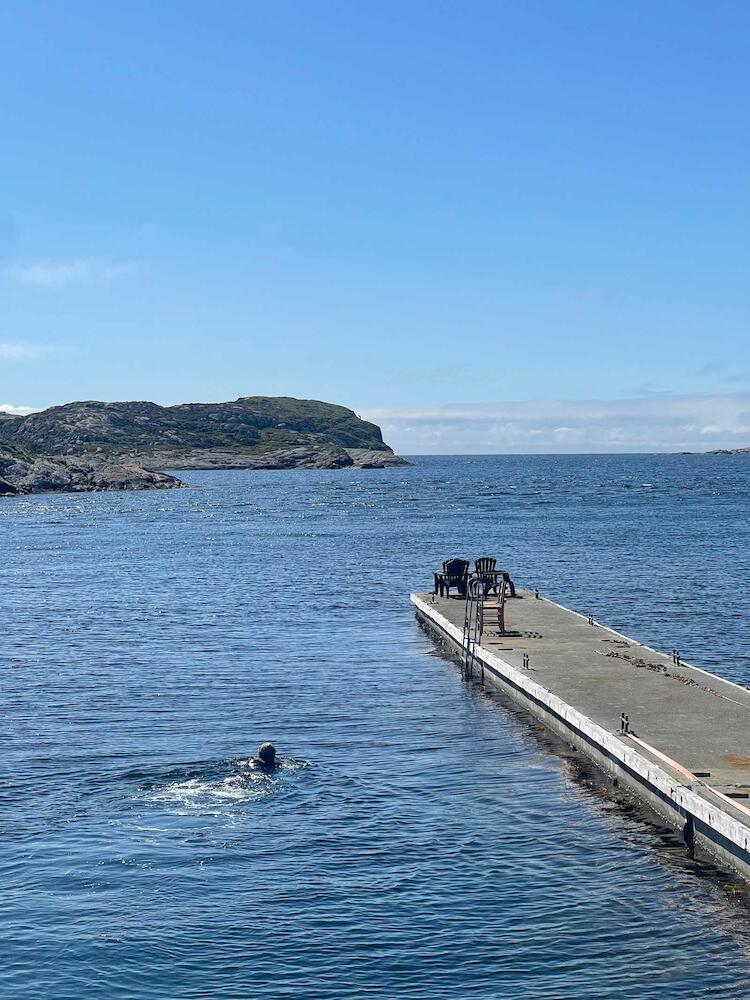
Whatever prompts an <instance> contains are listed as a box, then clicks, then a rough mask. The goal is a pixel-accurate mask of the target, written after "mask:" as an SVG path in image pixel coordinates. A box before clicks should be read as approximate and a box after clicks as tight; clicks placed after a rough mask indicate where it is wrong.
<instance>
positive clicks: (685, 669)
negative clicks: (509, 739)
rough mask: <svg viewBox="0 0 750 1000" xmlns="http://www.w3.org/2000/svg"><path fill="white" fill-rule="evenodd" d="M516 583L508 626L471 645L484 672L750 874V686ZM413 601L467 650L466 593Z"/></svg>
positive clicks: (417, 596) (430, 621) (508, 610)
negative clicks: (681, 659)
mask: <svg viewBox="0 0 750 1000" xmlns="http://www.w3.org/2000/svg"><path fill="white" fill-rule="evenodd" d="M517 593H518V596H517V597H516V598H515V599H509V600H508V601H507V602H506V606H505V631H506V634H505V635H499V634H498V632H497V629H494V630H493V628H492V626H491V625H490V626H488V628H487V630H486V631H485V632H484V633H483V635H482V637H481V641H480V644H479V646H478V647H477V649H476V650H475V657H476V658H475V665H478V666H479V669H481V671H482V674H483V675H484V673H485V669H486V671H487V677H488V679H489V680H490V681H492V680H494V681H495V682H497V683H498V685H499V686H501V687H505V688H506V690H507V691H509V693H510V694H511V695H512V696H514V697H515V698H516V700H518V701H521V702H522V703H524V704H525V707H527V708H529V709H530V710H531V711H532V712H533V713H534V714H535V715H537V716H538V717H540V718H541V719H542V720H543V721H545V722H551V725H550V728H552V729H555V730H556V731H557V732H558V733H559V734H561V735H563V737H564V738H567V737H568V735H569V734H570V735H571V736H572V737H574V738H573V739H572V742H574V743H575V744H576V745H578V746H579V747H580V748H581V749H583V750H584V752H587V753H589V756H591V757H592V758H593V759H594V760H595V761H596V762H597V763H599V764H602V763H604V765H605V766H606V767H607V769H608V770H610V772H611V773H612V774H614V775H615V776H616V775H617V774H618V773H619V772H621V771H622V772H623V773H622V775H621V776H622V777H624V778H625V779H626V783H629V784H630V786H631V787H633V788H635V790H636V791H642V792H644V793H647V794H644V797H645V798H647V799H648V800H649V801H650V803H651V805H655V806H656V808H657V809H659V807H660V806H662V807H663V808H662V809H660V810H659V811H662V812H666V814H667V818H668V819H671V821H672V823H673V825H675V826H681V824H682V823H683V822H684V821H685V819H687V818H688V817H690V821H691V822H692V820H693V819H695V821H696V823H697V827H698V833H699V835H700V834H703V835H704V840H706V839H707V840H708V841H711V840H717V841H719V842H720V843H718V847H717V844H709V845H708V846H709V849H711V847H714V848H717V849H716V850H714V853H715V854H719V855H720V856H721V858H722V860H724V861H729V863H730V864H732V865H733V867H736V868H738V869H739V870H740V871H742V873H743V874H744V875H746V876H750V854H748V843H749V842H750V691H749V690H747V689H745V688H743V687H740V686H738V685H736V684H732V683H731V682H729V681H725V680H722V679H721V678H719V677H717V676H715V675H714V674H709V673H707V672H705V671H703V670H700V669H698V668H696V667H692V666H689V665H686V664H684V663H676V662H674V659H673V656H672V655H671V654H664V653H659V652H657V651H655V650H653V649H651V648H649V647H648V646H644V645H642V644H641V643H639V642H637V641H636V640H634V639H630V638H627V637H626V636H623V635H621V634H620V633H618V632H615V631H613V630H611V629H608V628H606V627H605V626H603V625H600V624H598V623H596V622H594V624H590V623H589V620H588V618H587V617H585V616H582V615H579V614H577V613H575V612H573V611H570V610H569V609H567V608H564V607H562V606H560V605H558V604H556V603H554V602H552V601H549V600H546V599H544V598H543V597H542V598H537V597H535V595H534V593H533V592H530V591H527V590H521V589H519V590H518V591H517ZM412 603H413V604H414V605H415V606H416V608H417V615H418V617H419V618H420V620H422V621H423V622H424V623H425V624H426V625H427V626H428V627H431V628H432V630H433V631H434V632H436V633H437V634H438V635H440V636H441V637H442V638H443V639H446V638H447V639H448V641H449V642H450V644H451V645H453V646H454V647H455V648H456V650H458V651H460V649H461V647H462V644H463V628H464V617H465V607H466V604H465V601H464V599H463V598H458V597H451V598H446V597H438V596H435V595H433V594H430V593H426V594H425V593H420V594H412ZM524 654H527V655H528V660H526V658H525V656H524ZM568 708H569V709H570V711H568ZM623 713H625V714H626V715H627V716H628V718H629V726H630V730H631V733H630V735H628V734H624V733H622V732H621V729H622V724H621V717H622V714H623ZM587 722H588V723H590V725H587ZM618 747H621V748H622V750H623V752H622V753H620V752H618ZM659 779H661V780H659ZM696 800H698V804H701V803H702V805H703V808H693V805H694V804H695V802H696ZM713 814H716V815H715V816H714V815H713ZM725 820H726V821H728V822H724V821H725ZM727 841H729V842H727Z"/></svg>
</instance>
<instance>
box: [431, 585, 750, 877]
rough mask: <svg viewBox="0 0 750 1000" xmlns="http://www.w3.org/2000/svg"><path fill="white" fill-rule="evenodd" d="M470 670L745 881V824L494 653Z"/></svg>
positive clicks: (448, 637)
mask: <svg viewBox="0 0 750 1000" xmlns="http://www.w3.org/2000/svg"><path fill="white" fill-rule="evenodd" d="M411 601H412V603H413V604H414V606H415V608H416V615H417V618H418V620H419V621H420V622H421V623H422V624H424V625H425V626H426V627H427V628H428V629H429V630H431V631H432V632H433V633H434V634H435V635H436V636H437V637H438V638H439V639H440V640H441V641H443V642H445V643H447V644H448V645H449V646H450V648H452V650H453V651H454V652H455V653H457V654H459V655H461V653H462V649H463V647H462V640H463V636H462V633H461V630H460V629H458V628H456V626H455V625H453V624H452V623H451V622H449V621H448V619H447V618H445V617H444V616H443V615H441V614H440V613H439V612H438V611H437V609H436V608H435V607H434V606H433V605H431V604H430V603H429V602H427V601H424V600H422V598H421V597H419V596H418V595H416V594H412V595H411ZM473 671H474V675H475V676H478V675H479V674H480V673H481V672H483V675H484V677H483V679H484V681H485V683H491V684H493V685H494V686H495V687H497V688H498V689H499V690H501V691H502V692H504V693H505V694H506V695H507V696H508V697H510V698H512V699H513V701H515V702H516V703H517V704H519V705H520V706H521V707H523V708H524V709H525V710H526V711H528V712H529V713H530V714H531V715H533V716H534V717H535V718H537V719H538V720H539V721H540V722H542V723H543V724H544V726H545V727H546V728H547V729H549V730H550V731H551V732H553V733H555V734H556V735H557V736H559V737H560V738H561V739H562V740H563V741H564V742H566V743H568V744H570V745H572V746H574V747H575V748H576V749H578V750H580V751H581V752H582V753H584V754H585V755H586V756H587V757H588V758H589V759H590V760H592V761H593V763H594V764H596V765H597V767H599V768H600V769H601V770H602V771H604V772H605V773H606V774H608V775H609V776H610V777H612V778H616V779H617V781H618V783H619V784H622V785H623V786H625V787H627V788H629V789H630V790H631V791H632V792H633V793H634V794H635V795H636V796H637V797H638V798H640V799H641V800H642V801H643V802H645V803H646V804H647V805H648V806H649V807H650V808H651V809H652V810H653V811H654V812H656V813H657V814H658V815H659V816H661V817H662V818H663V819H664V820H665V821H666V823H667V824H668V825H670V826H671V827H673V828H674V829H675V830H677V831H678V832H680V833H682V830H683V827H684V825H685V822H686V819H687V817H688V816H690V817H692V820H693V824H694V828H695V841H696V844H697V845H698V846H700V847H701V848H703V849H704V850H705V851H706V852H707V853H709V854H710V855H712V856H713V857H715V858H716V859H717V860H718V861H719V862H720V863H721V864H722V865H723V866H728V867H730V868H732V869H734V870H735V871H737V872H739V873H740V874H741V875H742V876H743V877H744V878H745V879H747V880H749V881H750V830H748V828H747V827H745V826H744V825H743V824H741V823H739V822H738V821H737V820H735V819H734V818H733V817H732V816H730V815H729V814H728V813H726V812H723V811H722V810H721V809H719V808H718V807H715V806H712V805H711V804H710V803H709V802H707V801H706V800H705V799H703V798H702V797H701V796H699V795H697V794H696V793H695V792H694V791H693V790H692V789H691V788H690V787H689V786H687V785H685V784H681V783H680V782H679V781H677V780H676V779H674V778H673V777H671V775H669V774H668V773H667V772H666V771H665V770H663V769H662V768H660V767H659V766H658V765H656V764H654V763H653V762H652V761H650V760H649V759H648V758H647V757H645V756H643V755H642V754H639V753H637V752H636V751H635V750H632V749H630V748H629V747H627V746H626V745H625V744H624V743H623V742H622V741H621V740H619V739H618V738H617V736H616V735H615V734H613V733H610V732H608V731H607V730H606V729H604V728H603V727H601V726H599V725H598V724H597V723H595V722H593V721H592V720H591V719H589V718H588V717H587V716H585V715H583V714H582V713H580V712H579V711H578V710H577V709H575V708H573V707H572V706H571V705H568V704H567V703H566V702H564V701H562V700H561V699H560V698H558V697H557V696H556V695H554V694H552V692H550V691H548V690H547V689H546V688H544V687H543V686H542V685H541V684H538V683H536V682H535V681H533V680H532V679H531V677H530V676H529V675H528V674H527V673H525V672H523V671H521V670H518V669H516V668H515V667H513V666H511V664H509V663H506V662H505V661H504V660H503V659H501V657H499V656H497V655H496V654H495V653H492V652H490V651H489V650H486V649H484V648H482V647H478V648H477V650H476V653H475V663H474V667H473Z"/></svg>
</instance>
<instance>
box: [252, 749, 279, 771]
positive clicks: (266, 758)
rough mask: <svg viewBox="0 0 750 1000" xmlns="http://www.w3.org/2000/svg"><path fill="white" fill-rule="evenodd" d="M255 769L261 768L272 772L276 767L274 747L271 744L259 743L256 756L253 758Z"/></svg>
mask: <svg viewBox="0 0 750 1000" xmlns="http://www.w3.org/2000/svg"><path fill="white" fill-rule="evenodd" d="M252 762H253V764H254V766H255V767H262V768H264V769H265V770H266V771H273V770H274V768H276V767H278V764H277V763H276V747H275V746H274V745H273V743H261V745H260V746H259V747H258V756H257V757H253V761H252Z"/></svg>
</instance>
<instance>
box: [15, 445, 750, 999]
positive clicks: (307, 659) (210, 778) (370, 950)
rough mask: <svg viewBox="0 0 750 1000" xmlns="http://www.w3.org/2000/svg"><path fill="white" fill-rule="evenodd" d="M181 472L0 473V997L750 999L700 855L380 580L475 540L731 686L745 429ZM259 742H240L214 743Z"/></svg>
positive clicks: (739, 630)
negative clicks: (470, 670) (729, 446)
mask: <svg viewBox="0 0 750 1000" xmlns="http://www.w3.org/2000/svg"><path fill="white" fill-rule="evenodd" d="M187 479H188V480H189V481H190V482H191V483H192V484H194V486H195V488H193V489H186V490H175V491H165V492H152V493H138V494H120V495H118V494H111V495H81V496H64V495H61V496H41V497H28V498H21V499H2V500H1V501H0V532H2V540H3V560H2V566H1V568H0V572H1V573H2V602H3V628H2V633H1V636H2V637H1V639H0V642H1V647H2V660H1V662H2V670H3V681H2V687H1V688H0V704H1V710H2V721H3V733H4V734H3V741H2V759H3V767H2V771H1V772H0V796H1V798H0V819H1V823H2V827H1V832H2V837H1V838H0V887H1V888H0V908H1V910H2V925H1V927H2V930H1V931H0V934H1V935H2V942H1V943H2V951H1V952H0V953H1V954H2V964H1V965H0V996H2V997H3V998H5V997H7V998H14V1000H15V998H21V997H33V998H47V997H49V998H55V1000H68V998H69V1000H80V998H108V1000H109V998H128V1000H133V998H136V1000H138V998H152V997H159V998H197V997H212V998H213V997H218V998H244V997H252V998H255V1000H271V998H272V1000H283V998H305V1000H307V998H310V1000H339V998H350V997H374V998H407V1000H409V998H425V1000H428V998H429V1000H454V998H456V997H462V996H466V997H472V998H474V1000H489V998H493V1000H494V998H509V997H513V998H522V1000H527V998H545V1000H550V998H552V1000H584V998H596V1000H613V998H620V1000H624V998H639V1000H649V998H660V1000H668V998H672V997H674V998H677V997H680V998H684V997H690V998H693V1000H695V998H703V997H711V998H732V1000H735V998H741V997H750V987H749V986H748V967H749V964H748V963H749V959H750V954H749V951H750V945H749V943H748V942H749V941H750V938H748V934H747V927H748V916H749V915H750V913H749V911H748V906H747V903H746V901H745V897H744V895H743V894H742V893H740V894H737V893H735V892H734V891H732V885H731V883H732V878H731V876H727V875H722V874H721V873H718V872H714V871H712V870H711V869H706V868H705V867H700V866H698V865H696V864H693V863H691V862H689V861H688V860H686V859H685V857H684V854H683V851H682V850H681V848H680V846H679V844H678V843H677V841H676V839H675V838H674V837H670V836H669V835H667V834H666V833H665V832H664V831H659V830H658V829H656V828H654V827H653V826H650V825H649V824H647V823H645V822H644V821H643V820H642V819H640V818H639V817H638V816H637V815H631V814H628V813H626V812H625V811H624V810H623V809H622V808H621V807H620V806H618V805H616V804H614V803H612V802H611V800H609V799H607V798H603V797H601V796H600V795H599V794H598V791H597V788H596V779H595V778H592V779H591V780H587V779H586V777H585V774H584V776H583V777H582V776H581V768H580V766H579V762H578V761H577V760H576V759H575V758H574V757H573V756H572V755H570V754H568V755H566V754H564V753H562V752H560V751H559V749H558V748H556V747H555V746H554V745H552V743H551V741H550V740H547V739H546V738H545V737H544V736H543V734H541V733H540V730H539V727H538V726H537V725H536V724H534V723H533V722H531V721H530V720H528V719H527V718H526V717H524V716H523V715H522V714H520V713H519V712H518V711H514V710H513V709H512V708H511V707H509V706H508V705H506V704H504V703H503V702H502V701H501V700H499V699H498V698H497V697H493V696H491V695H489V694H487V693H483V692H481V691H480V690H478V689H477V688H475V687H473V686H470V685H466V684H464V683H463V682H462V681H461V678H460V676H459V673H458V671H457V670H456V668H455V665H454V664H453V663H452V662H451V661H450V660H447V659H445V658H442V657H441V656H440V655H436V651H435V648H434V647H433V645H432V643H431V642H430V641H429V640H428V638H427V637H426V636H425V635H424V634H423V633H422V632H421V631H420V629H419V628H418V627H417V625H416V624H415V621H414V618H413V615H412V609H411V608H410V605H409V602H408V594H409V591H410V590H413V589H427V588H428V587H429V585H430V582H431V570H432V569H433V568H434V567H435V566H437V565H438V564H439V562H440V561H441V560H442V559H443V558H446V557H447V556H451V555H464V556H466V557H474V556H476V555H481V554H485V553H487V554H492V555H496V556H497V557H498V558H499V560H500V562H501V563H502V564H505V565H507V566H508V567H509V568H510V569H511V570H512V572H513V575H514V576H515V578H516V579H517V580H518V581H519V582H521V583H523V584H526V585H529V586H535V585H537V586H539V588H540V590H541V591H542V592H543V593H544V594H546V595H548V596H550V597H552V598H554V599H558V600H560V601H562V602H564V603H566V604H568V605H569V606H572V607H574V608H577V609H578V610H581V611H585V612H589V611H590V612H592V613H594V614H595V615H596V616H597V617H598V618H600V619H601V620H602V621H605V622H607V623H608V624H611V625H613V626H615V627H617V628H620V629H623V630H624V631H626V632H628V633H630V634H632V635H634V636H636V637H638V638H641V639H642V640H644V641H646V642H648V643H651V644H653V645H655V646H658V647H661V648H666V649H671V648H672V647H674V646H676V647H678V648H679V649H680V650H681V652H682V654H683V656H684V657H685V658H686V659H688V660H690V661H693V662H695V663H697V664H698V665H702V666H705V667H707V668H709V669H712V670H715V671H717V672H718V673H721V674H722V675H724V676H726V677H729V678H732V679H734V680H738V681H740V682H743V683H750V658H749V656H750V618H749V617H748V613H749V612H750V588H749V587H748V580H749V579H750V520H749V518H748V514H749V513H750V460H748V459H747V458H742V457H737V458H719V457H709V456H616V457H601V456H575V457H546V456H537V457H456V458H418V459H415V460H414V465H413V466H412V467H411V468H404V469H391V470H385V471H372V472H370V471H346V470H343V471H337V472H327V471H325V472H278V473H270V472H269V473H250V472H213V473H191V474H188V475H187ZM266 739H272V740H273V741H274V742H275V743H276V744H277V745H278V747H279V749H280V752H281V753H282V754H283V756H284V758H285V763H284V767H283V768H282V769H281V770H280V771H278V772H277V773H275V774H273V775H263V774H258V773H255V772H253V771H252V770H250V769H249V768H247V767H246V766H245V765H244V764H243V761H244V760H246V759H247V757H248V756H249V755H251V754H252V753H253V752H254V750H255V748H256V746H257V745H258V743H259V742H260V741H261V740H266ZM584 771H585V769H584Z"/></svg>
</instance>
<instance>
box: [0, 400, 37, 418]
mask: <svg viewBox="0 0 750 1000" xmlns="http://www.w3.org/2000/svg"><path fill="white" fill-rule="evenodd" d="M37 409H38V408H37V407H36V406H13V405H12V404H11V403H0V413H10V414H11V416H14V417H27V416H28V415H29V414H30V413H36V412H37Z"/></svg>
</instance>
